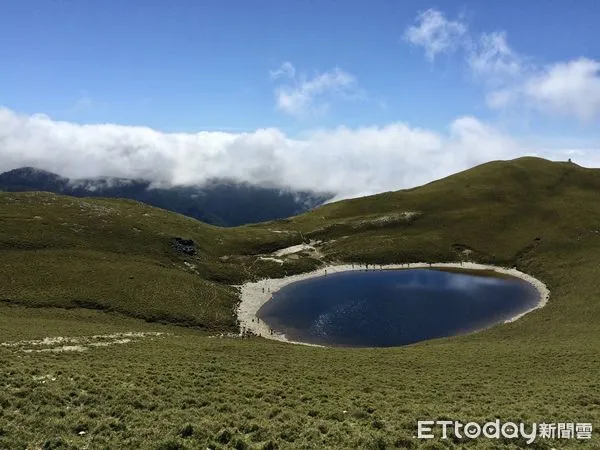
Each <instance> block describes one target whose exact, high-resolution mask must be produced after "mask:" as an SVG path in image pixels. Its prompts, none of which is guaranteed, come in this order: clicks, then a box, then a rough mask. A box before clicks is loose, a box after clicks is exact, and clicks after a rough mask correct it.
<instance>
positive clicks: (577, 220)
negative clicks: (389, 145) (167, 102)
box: [0, 158, 600, 449]
mask: <svg viewBox="0 0 600 450" xmlns="http://www.w3.org/2000/svg"><path fill="white" fill-rule="evenodd" d="M176 236H181V237H185V238H191V239H193V240H194V241H195V242H196V246H197V253H196V254H195V255H193V256H190V255H186V254H183V253H179V252H177V251H175V250H174V249H173V247H172V238H173V237H176ZM309 240H318V241H321V243H317V244H315V246H316V248H317V251H316V252H314V251H313V252H304V253H301V254H300V255H299V256H297V257H296V256H294V257H293V258H291V257H285V258H281V259H282V261H283V263H281V264H280V263H277V262H275V261H272V260H269V259H261V257H262V258H268V257H271V256H272V255H271V252H273V251H274V250H277V249H279V248H284V247H287V246H290V245H294V244H298V243H301V242H303V241H309ZM0 257H1V260H0V300H1V302H0V386H2V387H3V389H2V390H0V448H11V449H12V448H165V449H166V448H207V447H208V448H325V447H330V448H417V447H418V446H420V445H424V446H425V447H429V448H462V447H463V446H464V447H466V448H499V447H500V448H501V447H505V448H519V447H521V446H523V445H524V443H523V442H510V441H500V442H495V441H487V440H477V441H468V440H466V441H453V440H447V441H441V440H436V441H433V442H421V441H418V440H416V439H414V438H413V435H415V434H416V420H417V419H432V420H435V419H443V418H448V419H456V420H462V421H464V422H466V421H471V420H474V421H489V420H494V419H495V418H501V419H502V420H513V421H524V422H527V423H530V422H542V421H546V422H592V423H593V424H594V434H593V435H594V439H593V440H592V441H581V442H580V441H564V440H563V441H561V440H555V441H546V440H538V441H536V443H535V444H534V445H532V446H530V447H531V448H548V449H549V448H553V447H554V448H599V447H600V438H599V436H600V434H599V433H598V431H600V377H599V375H598V374H599V373H600V295H599V293H600V171H598V170H592V169H584V168H581V167H579V166H576V165H574V164H569V163H553V162H549V161H545V160H541V159H536V158H522V159H518V160H514V161H508V162H493V163H489V164H485V165H483V166H479V167H476V168H474V169H471V170H469V171H466V172H462V173H459V174H457V175H454V176H451V177H449V178H446V179H443V180H439V181H436V182H434V183H430V184H428V185H425V186H422V187H419V188H415V189H411V190H405V191H399V192H394V193H385V194H380V195H377V196H372V197H366V198H362V199H355V200H348V201H342V202H336V203H332V204H329V205H326V206H323V207H321V208H318V209H316V210H314V211H312V212H310V213H306V214H303V215H301V216H298V217H294V218H290V219H287V220H284V221H276V222H270V223H265V224H259V225H253V226H245V227H239V228H234V229H221V228H217V227H212V226H208V225H205V224H202V223H200V222H197V221H194V220H192V219H188V218H185V217H183V216H180V215H177V214H172V213H168V212H166V211H163V210H159V209H156V208H151V207H148V206H145V205H142V204H139V203H135V202H131V201H120V200H97V199H94V200H91V199H83V200H82V199H74V198H70V197H61V196H56V195H52V194H47V193H23V194H14V193H0ZM295 258H296V259H295ZM461 259H464V260H474V261H480V262H491V263H496V264H502V265H510V266H512V265H516V266H517V268H519V269H520V270H522V271H525V272H527V273H530V274H532V275H533V276H535V277H537V278H539V279H541V280H542V281H544V282H545V283H546V284H547V285H548V287H549V289H550V292H551V297H550V301H549V303H548V305H547V306H546V307H545V308H543V309H541V310H537V311H534V312H532V313H530V314H528V315H527V316H525V317H524V318H522V319H520V320H518V321H517V322H514V323H512V324H507V325H500V326H496V327H493V328H492V329H489V330H487V331H484V332H481V333H477V334H473V335H468V336H462V337H456V338H449V339H440V340H434V341H430V342H425V343H421V344H417V345H412V346H408V347H402V348H396V349H322V348H312V347H304V346H295V345H289V344H282V343H278V342H273V341H267V340H263V339H260V338H252V339H244V340H242V339H236V338H228V337H223V338H219V337H211V336H214V335H215V334H218V333H219V332H221V331H223V332H227V331H232V330H235V317H234V315H233V311H234V308H235V304H236V301H237V292H236V290H235V288H233V287H232V285H235V284H239V283H241V282H242V281H244V280H249V279H256V278H257V277H262V276H282V275H284V274H285V273H293V272H297V271H304V270H309V269H310V268H313V267H316V266H318V265H319V264H323V261H364V262H373V263H386V262H397V263H401V262H410V261H432V262H433V261H450V260H461ZM139 319H146V320H139ZM176 324H178V325H188V326H189V325H191V326H192V327H183V326H176ZM131 332H152V333H155V332H158V333H164V334H160V335H155V334H147V335H133V334H132V335H131V336H130V335H128V334H127V333H131ZM57 336H63V337H67V338H70V340H65V341H56V340H55V341H46V342H43V341H42V342H40V341H39V340H41V339H43V338H46V337H57ZM82 336H83V337H85V338H84V339H83V340H82V339H81V337H82ZM90 336H96V337H93V338H92V337H90ZM127 336H130V337H127ZM77 339H80V341H77ZM31 340H34V341H33V342H23V341H31ZM64 347H69V349H67V350H66V351H64V350H65V348H64ZM39 350H44V351H39ZM49 350H52V351H49ZM59 350H62V351H59Z"/></svg>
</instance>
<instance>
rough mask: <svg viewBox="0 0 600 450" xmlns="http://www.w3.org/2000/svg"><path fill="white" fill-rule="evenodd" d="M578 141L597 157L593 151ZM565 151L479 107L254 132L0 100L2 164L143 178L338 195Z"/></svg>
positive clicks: (584, 155)
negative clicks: (517, 133)
mask: <svg viewBox="0 0 600 450" xmlns="http://www.w3.org/2000/svg"><path fill="white" fill-rule="evenodd" d="M573 152H574V151H571V152H570V153H568V154H573V155H575V157H576V161H577V162H581V163H586V164H591V165H595V163H596V162H598V161H595V160H594V159H593V157H592V156H591V155H593V154H594V153H593V152H586V151H580V153H579V154H575V153H573ZM523 154H538V155H540V156H547V157H553V158H560V159H566V158H567V157H568V156H567V152H563V151H557V152H555V153H551V152H547V151H546V152H544V151H532V150H531V149H527V148H525V147H524V146H523V145H521V144H519V143H518V142H516V141H515V140H513V139H511V138H510V137H508V136H506V135H504V134H503V133H501V132H500V131H498V130H497V129H494V128H493V127H491V126H490V125H487V124H485V123H482V122H481V121H479V120H477V119H475V118H473V117H462V118H459V119H457V120H455V121H453V122H452V123H451V124H450V125H449V127H448V130H447V132H445V133H436V132H434V131H430V130H426V129H420V128H412V127H410V126H409V125H407V124H405V123H400V122H399V123H391V124H389V125H385V126H380V127H365V128H356V129H350V128H344V127H342V128H336V129H330V130H320V131H314V132H311V133H308V134H306V135H304V136H303V137H301V138H291V137H288V136H286V135H285V134H283V133H282V132H281V131H279V130H277V129H272V128H269V129H260V130H256V131H254V132H252V133H224V132H200V133H189V134H188V133H162V132H159V131H156V130H153V129H150V128H145V127H132V126H120V125H109V124H107V125H78V124H74V123H68V122H59V121H54V120H52V119H50V118H49V117H47V116H44V115H33V116H24V115H18V114H16V113H15V112H13V111H11V110H9V109H6V108H0V170H10V169H14V168H18V167H22V166H34V167H37V168H41V169H45V170H50V171H52V172H56V173H58V174H60V175H63V176H67V177H70V178H81V177H95V176H112V177H127V178H145V179H150V180H152V181H155V182H157V183H166V184H202V183H204V182H205V181H207V180H209V179H212V178H230V179H235V180H238V181H246V182H250V183H253V184H260V185H268V186H280V187H290V188H292V189H298V190H304V189H309V190H318V191H330V192H333V193H336V194H338V198H347V197H354V196H360V195H365V194H372V193H377V192H382V191H387V190H396V189H400V188H406V187H413V186H416V185H419V184H422V183H425V182H428V181H432V180H434V179H437V178H440V177H443V176H446V175H449V174H451V173H454V172H456V171H459V170H462V169H466V168H469V167H472V166H474V165H476V164H479V163H483V162H486V161H490V160H494V159H510V158H514V157H517V156H522V155H523Z"/></svg>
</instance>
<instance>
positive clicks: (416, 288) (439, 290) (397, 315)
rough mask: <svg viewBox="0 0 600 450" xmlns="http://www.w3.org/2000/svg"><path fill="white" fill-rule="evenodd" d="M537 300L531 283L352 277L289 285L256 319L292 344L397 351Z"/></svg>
mask: <svg viewBox="0 0 600 450" xmlns="http://www.w3.org/2000/svg"><path fill="white" fill-rule="evenodd" d="M538 301H539V294H538V292H537V290H536V289H535V288H534V287H533V286H532V285H531V284H529V283H527V282H525V281H523V280H520V279H518V278H512V277H491V276H483V275H474V274H472V273H460V272H449V271H442V270H433V269H412V270H372V271H348V272H341V273H335V274H330V275H326V276H321V277H316V278H311V279H307V280H303V281H298V282H296V283H292V284H289V285H287V286H285V287H283V288H282V289H280V290H279V291H277V292H275V293H274V294H273V297H272V299H271V300H269V301H268V302H267V303H265V304H264V305H263V306H262V307H261V308H260V309H259V311H258V313H257V316H258V317H259V318H260V319H262V320H263V321H264V322H265V323H266V324H267V325H269V326H270V327H271V328H272V329H273V330H274V332H279V333H285V335H286V337H287V338H288V339H290V340H294V341H299V342H307V343H313V344H321V345H329V346H351V347H391V346H400V345H406V344H411V343H414V342H418V341H423V340H426V339H433V338H439V337H445V336H454V335H458V334H464V333H468V332H472V331H476V330H480V329H482V328H485V327H488V326H490V325H493V324H496V323H499V322H503V321H505V320H507V319H510V318H512V317H514V316H516V315H517V314H519V313H521V312H524V311H527V310H529V309H531V308H533V307H534V306H535V305H536V304H537V303H538Z"/></svg>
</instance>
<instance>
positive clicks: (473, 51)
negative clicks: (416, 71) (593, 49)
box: [404, 9, 600, 121]
mask: <svg viewBox="0 0 600 450" xmlns="http://www.w3.org/2000/svg"><path fill="white" fill-rule="evenodd" d="M416 21H417V23H418V26H411V27H408V28H407V29H406V30H405V33H404V34H405V38H406V40H408V41H409V42H410V43H412V44H414V45H417V46H421V47H423V49H424V50H425V56H426V58H427V59H428V60H430V61H432V60H433V59H434V58H435V55H437V54H438V53H442V52H449V51H452V50H456V49H459V50H461V52H462V55H463V56H464V58H465V62H466V65H467V67H468V69H469V71H470V72H471V73H472V75H473V76H474V77H475V79H477V80H478V81H480V82H482V83H483V84H484V86H485V87H486V88H487V89H488V92H487V94H486V102H487V104H488V106H490V107H491V108H493V109H501V108H506V107H510V106H516V107H521V108H522V107H526V108H533V109H535V110H537V111H538V112H541V113H544V114H556V115H561V116H573V117H576V118H578V119H581V120H587V121H589V120H592V119H595V118H596V117H597V116H599V115H600V61H597V60H592V59H588V58H579V59H573V60H571V61H566V62H564V61H563V62H556V63H554V64H550V65H548V66H546V67H540V66H536V65H535V64H533V63H531V61H530V58H528V57H526V56H524V55H521V54H519V53H518V52H516V51H515V50H514V49H513V48H511V46H510V45H509V44H508V39H507V35H506V33H505V32H504V31H495V32H491V33H481V34H479V35H476V34H474V33H472V32H471V31H470V30H469V28H468V26H467V24H466V23H464V22H461V21H451V20H449V19H447V18H446V16H445V15H444V13H443V12H441V11H439V10H437V9H430V10H427V11H425V12H424V13H420V14H419V15H418V16H417V18H416Z"/></svg>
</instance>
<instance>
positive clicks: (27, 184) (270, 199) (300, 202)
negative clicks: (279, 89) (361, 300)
mask: <svg viewBox="0 0 600 450" xmlns="http://www.w3.org/2000/svg"><path fill="white" fill-rule="evenodd" d="M0 190H2V191H10V192H22V191H47V192H54V193H56V194H63V195H72V196H76V197H110V198H128V199H133V200H138V201H140V202H144V203H147V204H149V205H152V206H157V207H159V208H164V209H167V210H170V211H175V212H178V213H180V214H184V215H186V216H189V217H193V218H195V219H198V220H201V221H203V222H206V223H210V224H213V225H219V226H226V227H230V226H237V225H243V224H247V223H257V222H264V221H268V220H274V219H281V218H285V217H290V216H293V215H296V214H300V213H302V212H305V211H308V210H310V209H312V208H314V207H316V206H318V205H320V204H322V203H324V202H326V201H327V200H329V199H331V198H332V197H333V195H332V194H328V193H315V192H306V191H300V192H295V191H290V190H285V189H279V188H269V187H261V186H255V185H251V184H248V183H239V182H235V181H230V180H222V179H216V180H211V181H209V182H208V183H206V184H205V185H202V186H173V187H154V186H153V185H152V182H151V181H148V180H142V179H135V180H134V179H128V178H110V177H101V178H86V179H69V178H65V177H61V176H60V175H57V174H55V173H52V172H47V171H45V170H40V169H36V168H33V167H22V168H20V169H14V170H10V171H8V172H4V173H1V174H0Z"/></svg>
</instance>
